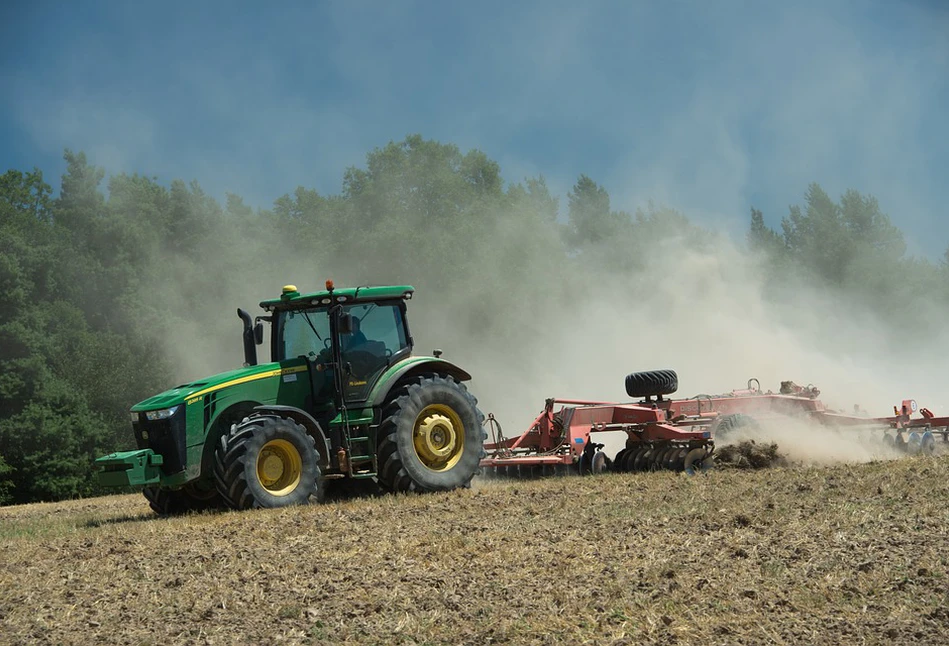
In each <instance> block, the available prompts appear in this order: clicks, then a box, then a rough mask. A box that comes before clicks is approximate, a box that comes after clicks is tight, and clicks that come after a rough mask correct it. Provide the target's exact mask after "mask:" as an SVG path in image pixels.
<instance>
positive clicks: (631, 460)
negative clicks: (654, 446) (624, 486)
mask: <svg viewBox="0 0 949 646" xmlns="http://www.w3.org/2000/svg"><path fill="white" fill-rule="evenodd" d="M645 450H646V447H643V446H638V447H636V448H635V449H630V451H629V453H627V454H626V455H625V456H624V457H623V467H622V468H623V471H625V472H627V473H632V472H633V471H636V470H637V467H636V465H637V464H638V463H639V460H640V456H641V455H642V453H643V451H645Z"/></svg>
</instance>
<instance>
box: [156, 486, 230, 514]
mask: <svg viewBox="0 0 949 646" xmlns="http://www.w3.org/2000/svg"><path fill="white" fill-rule="evenodd" d="M204 485H205V483H204V482H199V483H192V484H189V485H186V486H185V487H184V488H183V489H161V488H159V487H153V486H149V487H145V488H144V489H143V490H142V495H144V496H145V499H146V500H147V501H148V505H149V506H150V507H151V508H152V511H154V512H155V513H156V514H158V515H159V516H178V515H181V514H187V513H189V512H200V511H206V510H209V509H217V508H220V507H223V506H224V500H223V499H222V498H221V496H220V495H219V494H218V492H217V491H215V490H214V488H213V486H210V487H208V486H204Z"/></svg>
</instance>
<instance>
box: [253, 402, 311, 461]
mask: <svg viewBox="0 0 949 646" xmlns="http://www.w3.org/2000/svg"><path fill="white" fill-rule="evenodd" d="M254 411H256V412H259V413H274V414H276V415H279V416H280V417H289V418H290V419H292V420H293V421H294V422H296V423H297V424H300V425H302V426H303V427H304V428H305V429H306V430H307V432H308V433H309V434H310V435H312V436H313V439H315V440H316V450H317V451H318V452H319V454H320V462H321V464H320V467H321V468H325V467H326V466H328V465H329V464H330V442H329V440H328V439H327V437H326V433H324V432H323V428H322V427H321V426H320V423H319V422H317V421H316V420H315V419H313V416H312V415H310V414H309V413H308V412H306V411H305V410H300V409H299V408H295V407H293V406H278V405H276V404H273V405H268V406H255V407H254Z"/></svg>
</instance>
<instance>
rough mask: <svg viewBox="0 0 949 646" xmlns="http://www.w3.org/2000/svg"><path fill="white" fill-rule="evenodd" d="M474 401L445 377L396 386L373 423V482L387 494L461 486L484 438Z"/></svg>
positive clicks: (467, 480)
mask: <svg viewBox="0 0 949 646" xmlns="http://www.w3.org/2000/svg"><path fill="white" fill-rule="evenodd" d="M483 421H484V415H483V414H482V413H481V411H480V410H478V400H476V399H475V398H474V397H473V396H472V395H471V394H470V393H469V392H468V390H467V389H466V388H465V387H464V385H462V384H460V383H459V382H457V381H455V380H454V379H453V378H452V377H450V376H438V375H429V376H424V377H417V378H415V379H411V380H407V381H404V382H401V383H400V384H397V385H396V386H395V387H394V388H393V389H392V391H391V392H390V393H389V396H388V398H387V401H386V404H385V405H384V407H383V411H382V423H381V424H380V425H379V438H380V442H379V453H378V455H379V475H378V479H379V484H380V485H382V487H384V488H385V489H388V490H389V491H393V492H405V491H449V490H451V489H457V488H458V487H467V486H469V485H470V484H471V479H472V478H473V477H474V475H475V474H476V473H477V472H478V464H479V462H480V461H481V458H482V457H483V455H484V447H483V445H484V440H485V437H486V434H485V431H484V428H483V427H482V422H483Z"/></svg>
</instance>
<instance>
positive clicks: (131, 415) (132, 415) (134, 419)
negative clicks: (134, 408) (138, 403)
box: [129, 412, 138, 424]
mask: <svg viewBox="0 0 949 646" xmlns="http://www.w3.org/2000/svg"><path fill="white" fill-rule="evenodd" d="M129 418H130V419H131V420H132V423H133V424H134V423H136V422H137V421H138V413H136V412H130V413H129Z"/></svg>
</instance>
